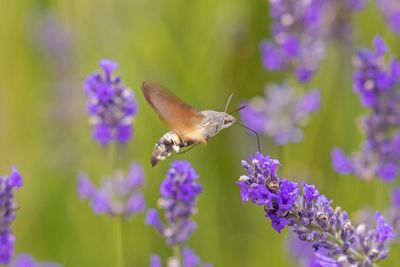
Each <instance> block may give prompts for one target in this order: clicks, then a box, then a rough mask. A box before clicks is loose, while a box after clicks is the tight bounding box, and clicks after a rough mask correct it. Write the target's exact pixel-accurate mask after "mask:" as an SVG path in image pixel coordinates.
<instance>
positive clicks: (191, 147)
mask: <svg viewBox="0 0 400 267" xmlns="http://www.w3.org/2000/svg"><path fill="white" fill-rule="evenodd" d="M197 145H198V144H194V145H191V146H190V147H189V148H188V149H186V150H183V151H181V152H178V153H176V154H178V155H180V154H184V153H186V152H188V151H190V150H192V149H193V148H195V147H196V146H197Z"/></svg>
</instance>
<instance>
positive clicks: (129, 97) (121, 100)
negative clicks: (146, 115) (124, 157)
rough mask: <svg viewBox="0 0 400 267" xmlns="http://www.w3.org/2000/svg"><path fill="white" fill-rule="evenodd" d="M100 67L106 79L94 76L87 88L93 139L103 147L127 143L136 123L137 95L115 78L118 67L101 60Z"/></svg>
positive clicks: (87, 83)
mask: <svg viewBox="0 0 400 267" xmlns="http://www.w3.org/2000/svg"><path fill="white" fill-rule="evenodd" d="M100 67H101V68H102V69H103V72H104V75H101V74H100V73H93V74H90V75H89V76H88V77H87V79H86V81H85V86H84V89H85V95H86V96H87V98H88V100H87V109H88V113H89V116H90V122H91V124H92V125H93V137H94V139H96V140H97V141H98V142H99V143H100V144H102V145H107V144H108V143H109V142H111V141H113V140H115V141H118V142H119V143H126V142H128V141H129V139H130V138H131V136H132V120H133V117H134V116H135V115H136V109H137V104H136V101H135V98H134V95H133V92H132V91H131V90H130V89H128V88H126V87H124V86H123V85H121V78H120V77H118V76H117V77H113V76H112V72H113V71H114V70H115V69H117V67H118V64H117V63H115V62H114V61H111V60H101V61H100Z"/></svg>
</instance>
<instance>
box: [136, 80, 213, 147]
mask: <svg viewBox="0 0 400 267" xmlns="http://www.w3.org/2000/svg"><path fill="white" fill-rule="evenodd" d="M142 91H143V95H144V97H145V98H146V100H147V102H148V103H149V104H150V106H151V107H152V108H153V109H154V110H155V111H156V112H157V114H158V115H159V116H160V118H161V119H162V120H163V121H165V122H166V123H167V124H168V125H169V126H170V127H171V128H172V129H174V130H175V131H176V132H177V133H178V134H179V135H180V136H181V137H182V138H185V139H188V140H194V141H197V142H200V143H204V142H205V141H206V140H205V139H204V137H203V135H202V133H201V130H200V127H201V124H202V121H203V119H204V115H202V114H201V113H199V112H198V111H197V110H195V109H194V108H193V107H191V106H189V105H188V104H186V103H184V102H183V101H182V100H180V99H179V98H178V97H177V96H175V95H174V94H173V93H171V92H170V91H169V90H168V89H166V88H164V87H162V86H160V85H158V84H156V83H153V82H150V81H145V82H143V84H142Z"/></svg>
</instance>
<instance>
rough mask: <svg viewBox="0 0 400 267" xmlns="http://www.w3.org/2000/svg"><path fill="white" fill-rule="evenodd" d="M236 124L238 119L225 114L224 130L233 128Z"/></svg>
mask: <svg viewBox="0 0 400 267" xmlns="http://www.w3.org/2000/svg"><path fill="white" fill-rule="evenodd" d="M235 122H236V118H235V117H233V116H232V115H230V114H228V113H225V117H224V121H223V123H222V128H228V127H231V126H232V124H234V123H235Z"/></svg>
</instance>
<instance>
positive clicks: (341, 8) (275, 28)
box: [261, 0, 366, 82]
mask: <svg viewBox="0 0 400 267" xmlns="http://www.w3.org/2000/svg"><path fill="white" fill-rule="evenodd" d="M365 2H366V0H335V1H325V0H309V1H290V0H269V3H270V6H271V7H270V16H271V18H272V26H271V31H272V34H273V40H268V41H264V42H263V43H262V44H261V50H262V60H263V64H264V67H265V68H266V69H268V70H271V71H285V70H292V71H293V72H294V73H295V75H296V77H297V79H298V80H299V81H300V82H307V81H309V80H310V79H311V78H312V77H313V75H314V73H315V72H316V71H317V69H318V66H319V63H320V61H321V60H322V59H323V58H324V57H325V46H326V42H327V41H328V40H329V39H331V38H340V39H342V40H343V39H349V38H350V37H351V21H350V18H351V15H352V13H353V12H356V11H359V10H361V9H362V8H363V7H364V5H365Z"/></svg>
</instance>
